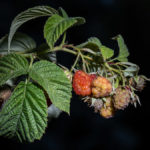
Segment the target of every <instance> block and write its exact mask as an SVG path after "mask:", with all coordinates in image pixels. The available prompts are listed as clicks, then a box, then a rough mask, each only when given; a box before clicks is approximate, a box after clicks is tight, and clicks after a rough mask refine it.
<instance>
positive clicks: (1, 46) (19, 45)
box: [0, 33, 36, 54]
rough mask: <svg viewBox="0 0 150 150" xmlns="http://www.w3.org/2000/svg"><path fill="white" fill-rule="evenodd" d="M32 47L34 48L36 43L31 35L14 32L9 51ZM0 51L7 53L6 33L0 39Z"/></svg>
mask: <svg viewBox="0 0 150 150" xmlns="http://www.w3.org/2000/svg"><path fill="white" fill-rule="evenodd" d="M34 48H36V43H35V41H34V40H33V39H32V38H31V37H29V36H28V35H26V34H23V33H16V34H15V35H14V38H13V40H12V42H11V46H10V52H11V51H13V52H21V51H29V50H32V49H34ZM0 53H3V54H7V53H8V35H6V36H4V37H3V38H1V40H0Z"/></svg>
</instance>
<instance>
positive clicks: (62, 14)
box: [58, 7, 69, 18]
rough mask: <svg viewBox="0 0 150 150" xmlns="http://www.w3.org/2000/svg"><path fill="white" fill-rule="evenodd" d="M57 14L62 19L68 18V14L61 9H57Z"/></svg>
mask: <svg viewBox="0 0 150 150" xmlns="http://www.w3.org/2000/svg"><path fill="white" fill-rule="evenodd" d="M58 12H59V15H60V16H62V17H64V18H68V17H69V16H68V14H67V13H66V11H65V10H64V9H63V8H62V7H59V9H58Z"/></svg>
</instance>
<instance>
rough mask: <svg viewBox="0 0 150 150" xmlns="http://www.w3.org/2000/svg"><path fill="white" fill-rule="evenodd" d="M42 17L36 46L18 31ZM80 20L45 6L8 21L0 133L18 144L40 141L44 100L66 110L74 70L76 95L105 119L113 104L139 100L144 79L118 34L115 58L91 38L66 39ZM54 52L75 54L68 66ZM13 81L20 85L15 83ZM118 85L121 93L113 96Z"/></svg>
mask: <svg viewBox="0 0 150 150" xmlns="http://www.w3.org/2000/svg"><path fill="white" fill-rule="evenodd" d="M43 16H47V17H48V19H47V21H46V23H45V25H44V38H45V40H46V42H45V43H42V44H41V45H38V46H37V45H36V43H35V41H34V40H33V39H32V38H31V37H29V36H28V35H26V34H24V33H20V32H17V30H18V28H19V27H20V26H21V25H22V24H24V23H26V22H27V21H30V20H33V19H36V18H38V17H43ZM83 23H85V19H84V18H82V17H69V16H68V15H67V13H66V12H65V11H64V10H63V9H62V8H59V9H58V10H55V9H54V8H51V7H49V6H37V7H33V8H30V9H28V10H26V11H24V12H22V13H20V14H19V15H17V16H16V17H15V19H14V20H13V21H12V24H11V27H10V32H9V34H8V35H6V36H4V37H2V38H1V39H0V107H1V108H0V135H1V136H4V137H7V138H10V139H12V138H13V139H17V140H19V141H20V142H33V141H34V140H36V139H41V137H42V135H43V134H44V132H45V129H46V127H47V121H48V109H47V108H48V106H47V103H46V101H47V99H49V100H50V101H51V102H50V103H49V105H50V104H51V103H52V104H53V105H54V106H55V107H57V108H58V109H60V110H61V111H64V112H66V113H68V114H69V113H70V99H71V96H72V92H71V91H72V77H73V76H74V73H75V74H77V73H78V75H75V76H74V77H73V88H74V91H75V92H76V94H77V95H80V96H81V99H82V100H83V101H84V102H87V103H88V105H89V106H90V107H94V110H95V112H97V113H100V114H101V115H102V116H103V117H105V118H110V117H112V116H113V115H114V112H115V111H116V110H117V109H118V108H121V109H122V108H123V109H124V108H125V107H126V106H128V104H129V103H131V104H134V105H135V106H136V104H137V102H140V101H139V97H138V95H137V94H136V92H137V91H139V90H140V91H141V90H142V89H143V87H144V84H145V81H146V80H149V79H148V78H146V77H145V76H144V75H139V74H138V73H139V67H138V66H137V65H136V64H133V63H131V62H129V61H128V58H127V57H128V56H129V51H128V49H127V46H126V45H125V42H124V39H123V37H122V36H121V35H117V36H116V37H114V38H113V40H116V42H117V43H118V47H119V54H118V56H114V50H113V49H111V48H109V47H107V46H104V45H103V44H102V43H101V41H100V40H99V39H98V38H96V37H91V38H89V39H88V40H87V41H86V42H84V43H82V44H80V45H74V44H68V43H67V40H66V33H67V32H66V31H67V30H68V29H69V28H71V27H73V26H77V25H81V24H83ZM58 41H59V42H58ZM57 51H63V52H68V53H70V54H73V55H75V56H76V59H75V61H74V63H73V65H72V67H71V68H66V67H65V66H63V65H62V64H59V63H58V62H57ZM79 72H80V73H79ZM81 76H82V77H81ZM18 77H19V78H18ZM18 79H19V81H20V80H21V81H20V82H19V83H16V82H14V81H16V80H18ZM10 82H13V84H10ZM8 83H9V87H7V88H6V89H5V87H6V86H8ZM118 89H122V91H125V92H122V91H121V90H120V93H119V94H117V93H118V92H117V91H118ZM84 90H87V91H84ZM124 93H127V95H128V96H126V95H124ZM116 94H117V95H116ZM120 95H121V96H120ZM116 97H117V98H116ZM115 98H116V99H115ZM122 98H123V99H122ZM118 105H119V106H118Z"/></svg>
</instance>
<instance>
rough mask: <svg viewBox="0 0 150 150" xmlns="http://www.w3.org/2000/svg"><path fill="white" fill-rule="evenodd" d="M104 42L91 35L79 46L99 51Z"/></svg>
mask: <svg viewBox="0 0 150 150" xmlns="http://www.w3.org/2000/svg"><path fill="white" fill-rule="evenodd" d="M101 46H102V43H101V42H100V40H99V39H98V38H97V37H91V38H89V39H88V40H87V42H85V43H82V44H80V45H78V46H77V47H79V48H89V49H91V50H94V51H99V49H100V47H101Z"/></svg>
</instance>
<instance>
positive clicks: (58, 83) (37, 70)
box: [29, 61, 72, 113]
mask: <svg viewBox="0 0 150 150" xmlns="http://www.w3.org/2000/svg"><path fill="white" fill-rule="evenodd" d="M29 75H30V77H31V78H32V79H33V80H35V81H36V82H38V84H40V85H41V86H42V87H43V88H44V90H45V91H46V92H47V93H48V95H49V97H50V99H51V101H52V103H53V104H54V105H55V106H56V107H57V108H59V109H60V110H63V111H65V112H67V113H69V111H70V98H71V90H72V85H71V82H70V81H69V79H68V78H67V76H66V75H65V73H64V71H63V70H62V69H61V68H60V67H58V66H57V65H55V64H54V63H51V62H49V61H39V62H36V63H34V64H33V66H32V68H31V70H30V72H29Z"/></svg>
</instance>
